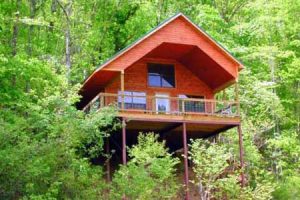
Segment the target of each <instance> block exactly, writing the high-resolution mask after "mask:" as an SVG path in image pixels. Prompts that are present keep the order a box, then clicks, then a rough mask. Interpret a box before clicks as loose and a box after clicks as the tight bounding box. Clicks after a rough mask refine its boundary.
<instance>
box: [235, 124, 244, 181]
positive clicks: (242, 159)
mask: <svg viewBox="0 0 300 200" xmlns="http://www.w3.org/2000/svg"><path fill="white" fill-rule="evenodd" d="M237 129H238V133H239V146H240V166H241V170H242V172H241V179H242V180H241V185H242V187H244V186H245V172H244V170H245V169H244V168H245V166H244V149H243V134H242V127H241V124H239V125H238V127H237Z"/></svg>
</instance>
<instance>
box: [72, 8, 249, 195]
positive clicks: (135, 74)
mask: <svg viewBox="0 0 300 200" xmlns="http://www.w3.org/2000/svg"><path fill="white" fill-rule="evenodd" d="M241 69H243V65H242V63H241V62H239V61H238V60H237V59H236V58H234V57H233V56H232V55H231V54H230V53H229V52H228V51H227V50H226V49H225V48H224V47H222V46H221V45H220V44H219V43H217V42H216V41H215V40H214V39H212V38H211V37H210V36H209V35H208V34H207V33H206V32H205V31H204V30H203V29H201V28H200V27H199V26H197V25H195V24H194V23H193V22H192V21H191V20H190V19H189V18H187V17H186V16H185V15H183V14H181V13H179V14H177V15H175V16H173V17H171V18H169V19H167V20H166V21H165V22H163V23H162V24H160V25H159V26H158V27H156V28H155V29H153V30H152V31H150V32H149V33H147V34H146V35H145V36H143V37H142V38H140V39H139V40H137V41H136V42H134V43H133V44H131V45H130V46H128V47H127V48H125V49H124V50H122V51H120V52H119V53H117V54H116V55H115V56H113V57H112V58H110V59H109V60H108V61H106V62H105V63H103V64H102V65H101V66H99V67H98V68H97V69H96V70H95V71H94V72H93V73H92V74H91V75H90V76H89V77H88V78H87V79H86V81H85V82H84V84H83V86H82V88H81V90H80V95H81V96H82V99H81V101H80V102H79V104H78V108H79V109H83V110H85V111H86V112H88V111H89V110H91V109H96V110H97V109H101V108H103V107H104V106H107V105H114V106H116V108H117V109H118V117H120V119H121V120H122V121H123V129H122V133H120V135H121V136H120V137H121V139H120V140H121V141H120V143H121V144H120V146H122V151H121V152H122V158H123V163H124V164H126V159H127V156H126V145H129V143H132V141H135V139H134V138H136V137H137V134H138V133H139V132H141V131H143V132H146V131H154V132H156V133H159V134H160V136H161V137H162V138H164V139H165V140H166V141H167V144H168V146H169V148H171V149H172V150H174V151H175V150H178V149H180V148H183V149H184V154H185V155H187V152H188V149H187V148H188V147H187V143H188V139H189V138H208V137H211V136H215V135H217V134H219V133H220V132H223V131H226V130H228V129H230V128H233V127H238V129H237V130H238V132H239V136H240V145H242V138H241V136H242V135H241V128H240V123H241V120H240V105H239V101H238V91H237V88H238V87H237V82H238V75H239V71H240V70H241ZM231 85H235V86H236V87H235V89H236V96H235V98H234V99H232V100H228V99H226V100H216V98H215V96H216V94H217V93H218V92H220V91H222V90H225V89H226V88H227V87H229V86H231ZM240 149H241V151H240V153H241V165H243V160H242V158H243V150H242V146H241V148H240ZM187 162H188V161H187V159H186V158H185V159H184V163H185V168H186V170H185V183H187V182H188V170H187V167H188V164H187ZM186 186H187V184H186ZM188 195H189V194H188V190H187V193H186V199H188V198H189V196H188Z"/></svg>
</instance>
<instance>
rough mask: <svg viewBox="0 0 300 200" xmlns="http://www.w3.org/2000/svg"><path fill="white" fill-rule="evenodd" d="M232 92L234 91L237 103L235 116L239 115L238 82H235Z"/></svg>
mask: <svg viewBox="0 0 300 200" xmlns="http://www.w3.org/2000/svg"><path fill="white" fill-rule="evenodd" d="M234 86H235V87H234V90H235V101H236V102H237V105H236V106H237V107H236V109H237V114H238V115H240V102H239V84H238V82H237V81H236V82H235V85H234Z"/></svg>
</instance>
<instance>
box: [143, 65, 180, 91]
mask: <svg viewBox="0 0 300 200" xmlns="http://www.w3.org/2000/svg"><path fill="white" fill-rule="evenodd" d="M148 85H149V86H153V87H168V88H173V87H175V72H174V65H170V64H154V63H149V64H148Z"/></svg>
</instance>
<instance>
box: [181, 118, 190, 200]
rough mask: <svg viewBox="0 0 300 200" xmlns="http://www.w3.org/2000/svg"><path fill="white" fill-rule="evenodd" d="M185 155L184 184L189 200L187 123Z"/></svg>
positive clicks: (184, 131) (184, 133)
mask: <svg viewBox="0 0 300 200" xmlns="http://www.w3.org/2000/svg"><path fill="white" fill-rule="evenodd" d="M182 125H183V131H182V136H183V153H184V184H185V200H189V187H188V185H189V172H188V146H187V136H186V123H185V122H183V124H182Z"/></svg>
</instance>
